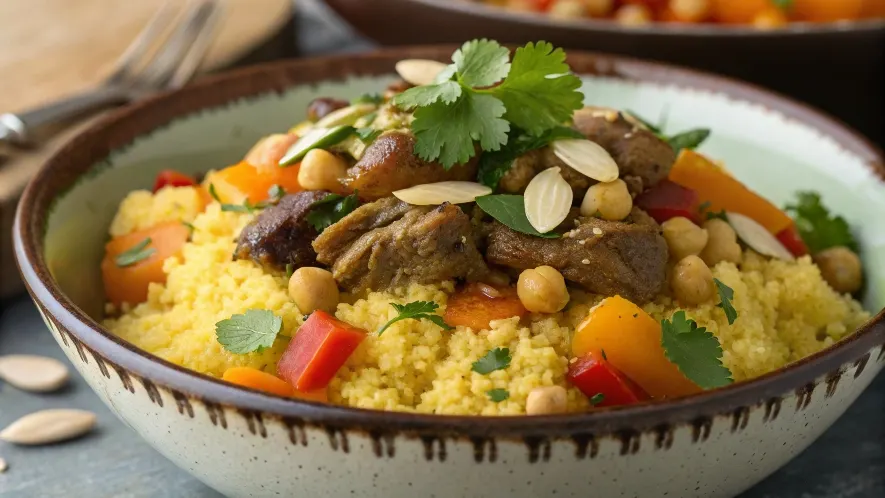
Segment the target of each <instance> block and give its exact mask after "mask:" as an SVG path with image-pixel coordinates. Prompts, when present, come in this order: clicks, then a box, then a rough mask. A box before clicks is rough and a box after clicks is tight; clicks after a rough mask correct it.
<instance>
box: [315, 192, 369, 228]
mask: <svg viewBox="0 0 885 498" xmlns="http://www.w3.org/2000/svg"><path fill="white" fill-rule="evenodd" d="M359 205H360V200H359V197H357V192H354V193H352V194H350V195H348V196H346V197H345V196H343V195H338V194H329V195H327V196H326V197H323V198H322V199H320V200H318V201H316V202H314V203H313V204H311V205H310V208H311V209H310V212H309V213H307V216H306V217H305V219H306V220H307V222H308V223H310V224H311V226H313V228H314V229H315V230H316V231H317V232H320V233H322V231H323V230H325V229H326V228H328V227H329V226H331V225H334V224H335V223H338V222H339V221H341V219H342V218H344V217H345V216H347V215H348V214H350V213H352V212H353V210H354V209H356V208H357V207H359Z"/></svg>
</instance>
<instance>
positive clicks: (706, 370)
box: [661, 310, 733, 389]
mask: <svg viewBox="0 0 885 498" xmlns="http://www.w3.org/2000/svg"><path fill="white" fill-rule="evenodd" d="M661 346H662V347H663V348H664V354H666V355H667V358H668V359H669V360H670V361H671V362H673V363H674V364H675V365H676V366H677V367H679V370H680V371H681V372H682V373H683V374H685V376H686V377H688V379H689V380H691V381H692V382H694V383H695V384H697V385H698V386H700V387H702V388H703V389H715V388H717V387H723V386H727V385H728V384H731V383H732V382H733V380H732V376H731V371H729V370H728V368H726V367H725V366H724V365H723V364H722V346H721V345H720V344H719V339H717V338H716V336H714V335H713V334H712V333H710V332H708V331H707V329H706V328H704V327H698V324H697V323H696V322H695V321H694V320H690V319H688V318H687V317H686V316H685V311H681V310H680V311H677V312H676V313H674V314H673V316H672V317H670V319H669V320H667V319H664V320H661Z"/></svg>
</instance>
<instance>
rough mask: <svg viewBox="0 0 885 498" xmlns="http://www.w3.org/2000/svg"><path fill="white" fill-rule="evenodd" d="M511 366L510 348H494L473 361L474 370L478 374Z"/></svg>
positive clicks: (486, 373) (485, 373)
mask: <svg viewBox="0 0 885 498" xmlns="http://www.w3.org/2000/svg"><path fill="white" fill-rule="evenodd" d="M509 366H510V349H509V348H494V349H491V350H489V352H488V353H486V355H485V356H483V357H482V358H480V359H478V360H476V361H474V362H473V367H472V370H473V371H474V372H476V373H478V374H482V375H488V374H490V373H492V372H494V371H495V370H504V369H505V368H507V367H509Z"/></svg>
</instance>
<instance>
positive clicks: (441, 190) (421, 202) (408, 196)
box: [393, 182, 492, 206]
mask: <svg viewBox="0 0 885 498" xmlns="http://www.w3.org/2000/svg"><path fill="white" fill-rule="evenodd" d="M491 193H492V189H490V188H489V187H487V186H485V185H482V184H479V183H474V182H438V183H426V184H424V185H416V186H414V187H410V188H406V189H402V190H397V191H396V192H394V193H393V195H394V196H395V197H396V198H397V199H399V200H401V201H403V202H408V203H409V204H411V205H413V206H436V205H439V204H442V203H444V202H449V203H451V204H464V203H467V202H473V201H475V200H476V198H477V197H480V196H483V195H489V194H491Z"/></svg>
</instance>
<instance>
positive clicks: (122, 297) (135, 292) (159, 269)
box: [101, 221, 190, 306]
mask: <svg viewBox="0 0 885 498" xmlns="http://www.w3.org/2000/svg"><path fill="white" fill-rule="evenodd" d="M189 235H190V231H189V230H188V228H187V227H186V226H184V225H183V224H181V223H179V222H177V221H174V222H169V223H162V224H160V225H157V226H154V227H151V228H148V229H145V230H139V231H137V232H132V233H130V234H127V235H123V236H120V237H116V238H114V239H113V240H111V241H110V242H108V243H107V245H105V257H104V259H103V260H102V262H101V275H102V280H103V281H104V290H105V295H106V296H107V298H108V301H110V302H112V303H114V305H116V306H120V305H121V304H123V303H124V302H125V303H129V304H137V303H140V302H143V301H145V300H146V299H147V294H148V286H149V285H150V283H151V282H157V283H164V282H166V274H165V273H163V261H165V260H166V259H168V258H169V257H171V256H175V255H176V254H178V253H179V251H181V248H182V247H184V244H185V243H186V242H187V239H188V236H189ZM148 239H150V243H149V244H147V245H146V246H145V250H148V251H150V250H153V251H152V252H151V254H150V255H148V256H147V257H146V258H144V259H142V260H140V261H137V262H134V263H132V264H129V265H120V264H119V263H118V261H117V257H118V256H120V255H121V254H123V253H125V252H126V251H129V250H131V249H132V248H134V247H137V246H138V245H139V244H143V243H144V241H145V240H148Z"/></svg>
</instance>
